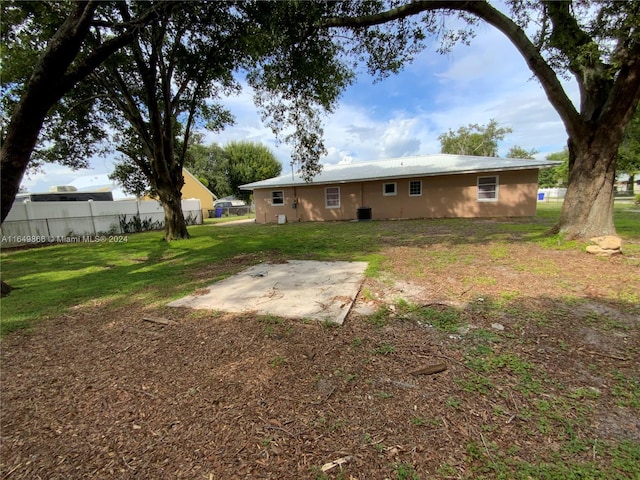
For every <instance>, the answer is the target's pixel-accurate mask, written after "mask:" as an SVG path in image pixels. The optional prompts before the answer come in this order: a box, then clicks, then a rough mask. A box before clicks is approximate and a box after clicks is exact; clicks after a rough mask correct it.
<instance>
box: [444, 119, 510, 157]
mask: <svg viewBox="0 0 640 480" xmlns="http://www.w3.org/2000/svg"><path fill="white" fill-rule="evenodd" d="M511 132H512V130H511V128H509V127H500V126H498V122H497V121H496V120H494V119H491V120H490V121H489V123H488V125H486V126H485V125H478V124H475V123H473V124H469V125H468V126H466V127H460V128H458V130H457V131H455V132H454V131H453V130H449V131H448V132H446V133H443V134H442V135H440V136H439V137H438V140H440V147H441V148H440V152H441V153H450V154H453V155H477V156H481V157H497V156H498V141H500V140H504V137H505V135H506V134H507V133H511Z"/></svg>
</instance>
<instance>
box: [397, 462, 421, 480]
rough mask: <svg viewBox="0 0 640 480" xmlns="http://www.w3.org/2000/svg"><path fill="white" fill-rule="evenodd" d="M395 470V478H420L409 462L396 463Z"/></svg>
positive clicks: (414, 479)
mask: <svg viewBox="0 0 640 480" xmlns="http://www.w3.org/2000/svg"><path fill="white" fill-rule="evenodd" d="M395 470H396V479H397V480H420V476H419V475H418V473H417V472H416V470H415V468H413V465H411V464H410V463H396V464H395Z"/></svg>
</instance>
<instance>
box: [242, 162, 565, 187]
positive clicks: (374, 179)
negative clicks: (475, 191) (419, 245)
mask: <svg viewBox="0 0 640 480" xmlns="http://www.w3.org/2000/svg"><path fill="white" fill-rule="evenodd" d="M561 164H562V162H551V161H550V162H549V164H548V165H547V164H541V165H519V166H516V167H493V168H473V169H467V170H455V171H450V172H444V171H443V172H433V173H411V174H405V175H387V176H379V177H366V178H353V179H348V180H331V181H319V182H315V181H311V182H302V181H300V182H282V183H274V184H271V185H259V183H261V182H254V183H247V184H245V185H240V187H239V188H240V190H250V191H253V190H256V189H263V188H287V187H301V186H307V185H335V184H345V183H358V182H377V181H380V180H390V179H394V178H416V177H438V176H441V175H473V174H477V173H493V172H507V171H516V170H540V169H542V168H552V167H556V166H558V165H561Z"/></svg>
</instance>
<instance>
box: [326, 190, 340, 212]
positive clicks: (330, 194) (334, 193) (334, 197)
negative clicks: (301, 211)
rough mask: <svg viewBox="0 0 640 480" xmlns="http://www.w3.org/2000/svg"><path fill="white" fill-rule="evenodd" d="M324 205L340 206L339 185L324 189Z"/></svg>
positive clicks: (328, 206)
mask: <svg viewBox="0 0 640 480" xmlns="http://www.w3.org/2000/svg"><path fill="white" fill-rule="evenodd" d="M324 205H325V207H326V208H340V187H327V188H325V189H324Z"/></svg>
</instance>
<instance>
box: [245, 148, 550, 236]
mask: <svg viewBox="0 0 640 480" xmlns="http://www.w3.org/2000/svg"><path fill="white" fill-rule="evenodd" d="M557 164H558V162H550V161H547V160H533V159H517V158H495V157H473V156H463V155H446V154H436V155H421V156H415V157H403V158H394V159H388V160H380V161H371V162H353V163H348V164H339V165H330V166H325V167H324V168H323V170H322V172H321V173H320V174H318V175H317V176H316V177H315V178H314V179H313V181H311V182H306V181H305V180H304V179H303V178H302V177H301V175H300V174H294V173H289V174H285V175H281V176H279V177H275V178H270V179H267V180H262V181H260V182H254V183H249V184H246V185H242V186H241V187H240V188H242V189H244V190H251V191H253V199H254V203H255V211H256V222H257V223H274V222H277V223H283V222H285V221H286V222H313V221H333V220H368V219H372V220H387V219H399V218H407V219H408V218H442V217H502V216H507V217H521V216H534V215H535V214H536V204H537V199H538V196H537V193H538V170H539V169H541V168H549V167H553V166H556V165H557Z"/></svg>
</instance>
